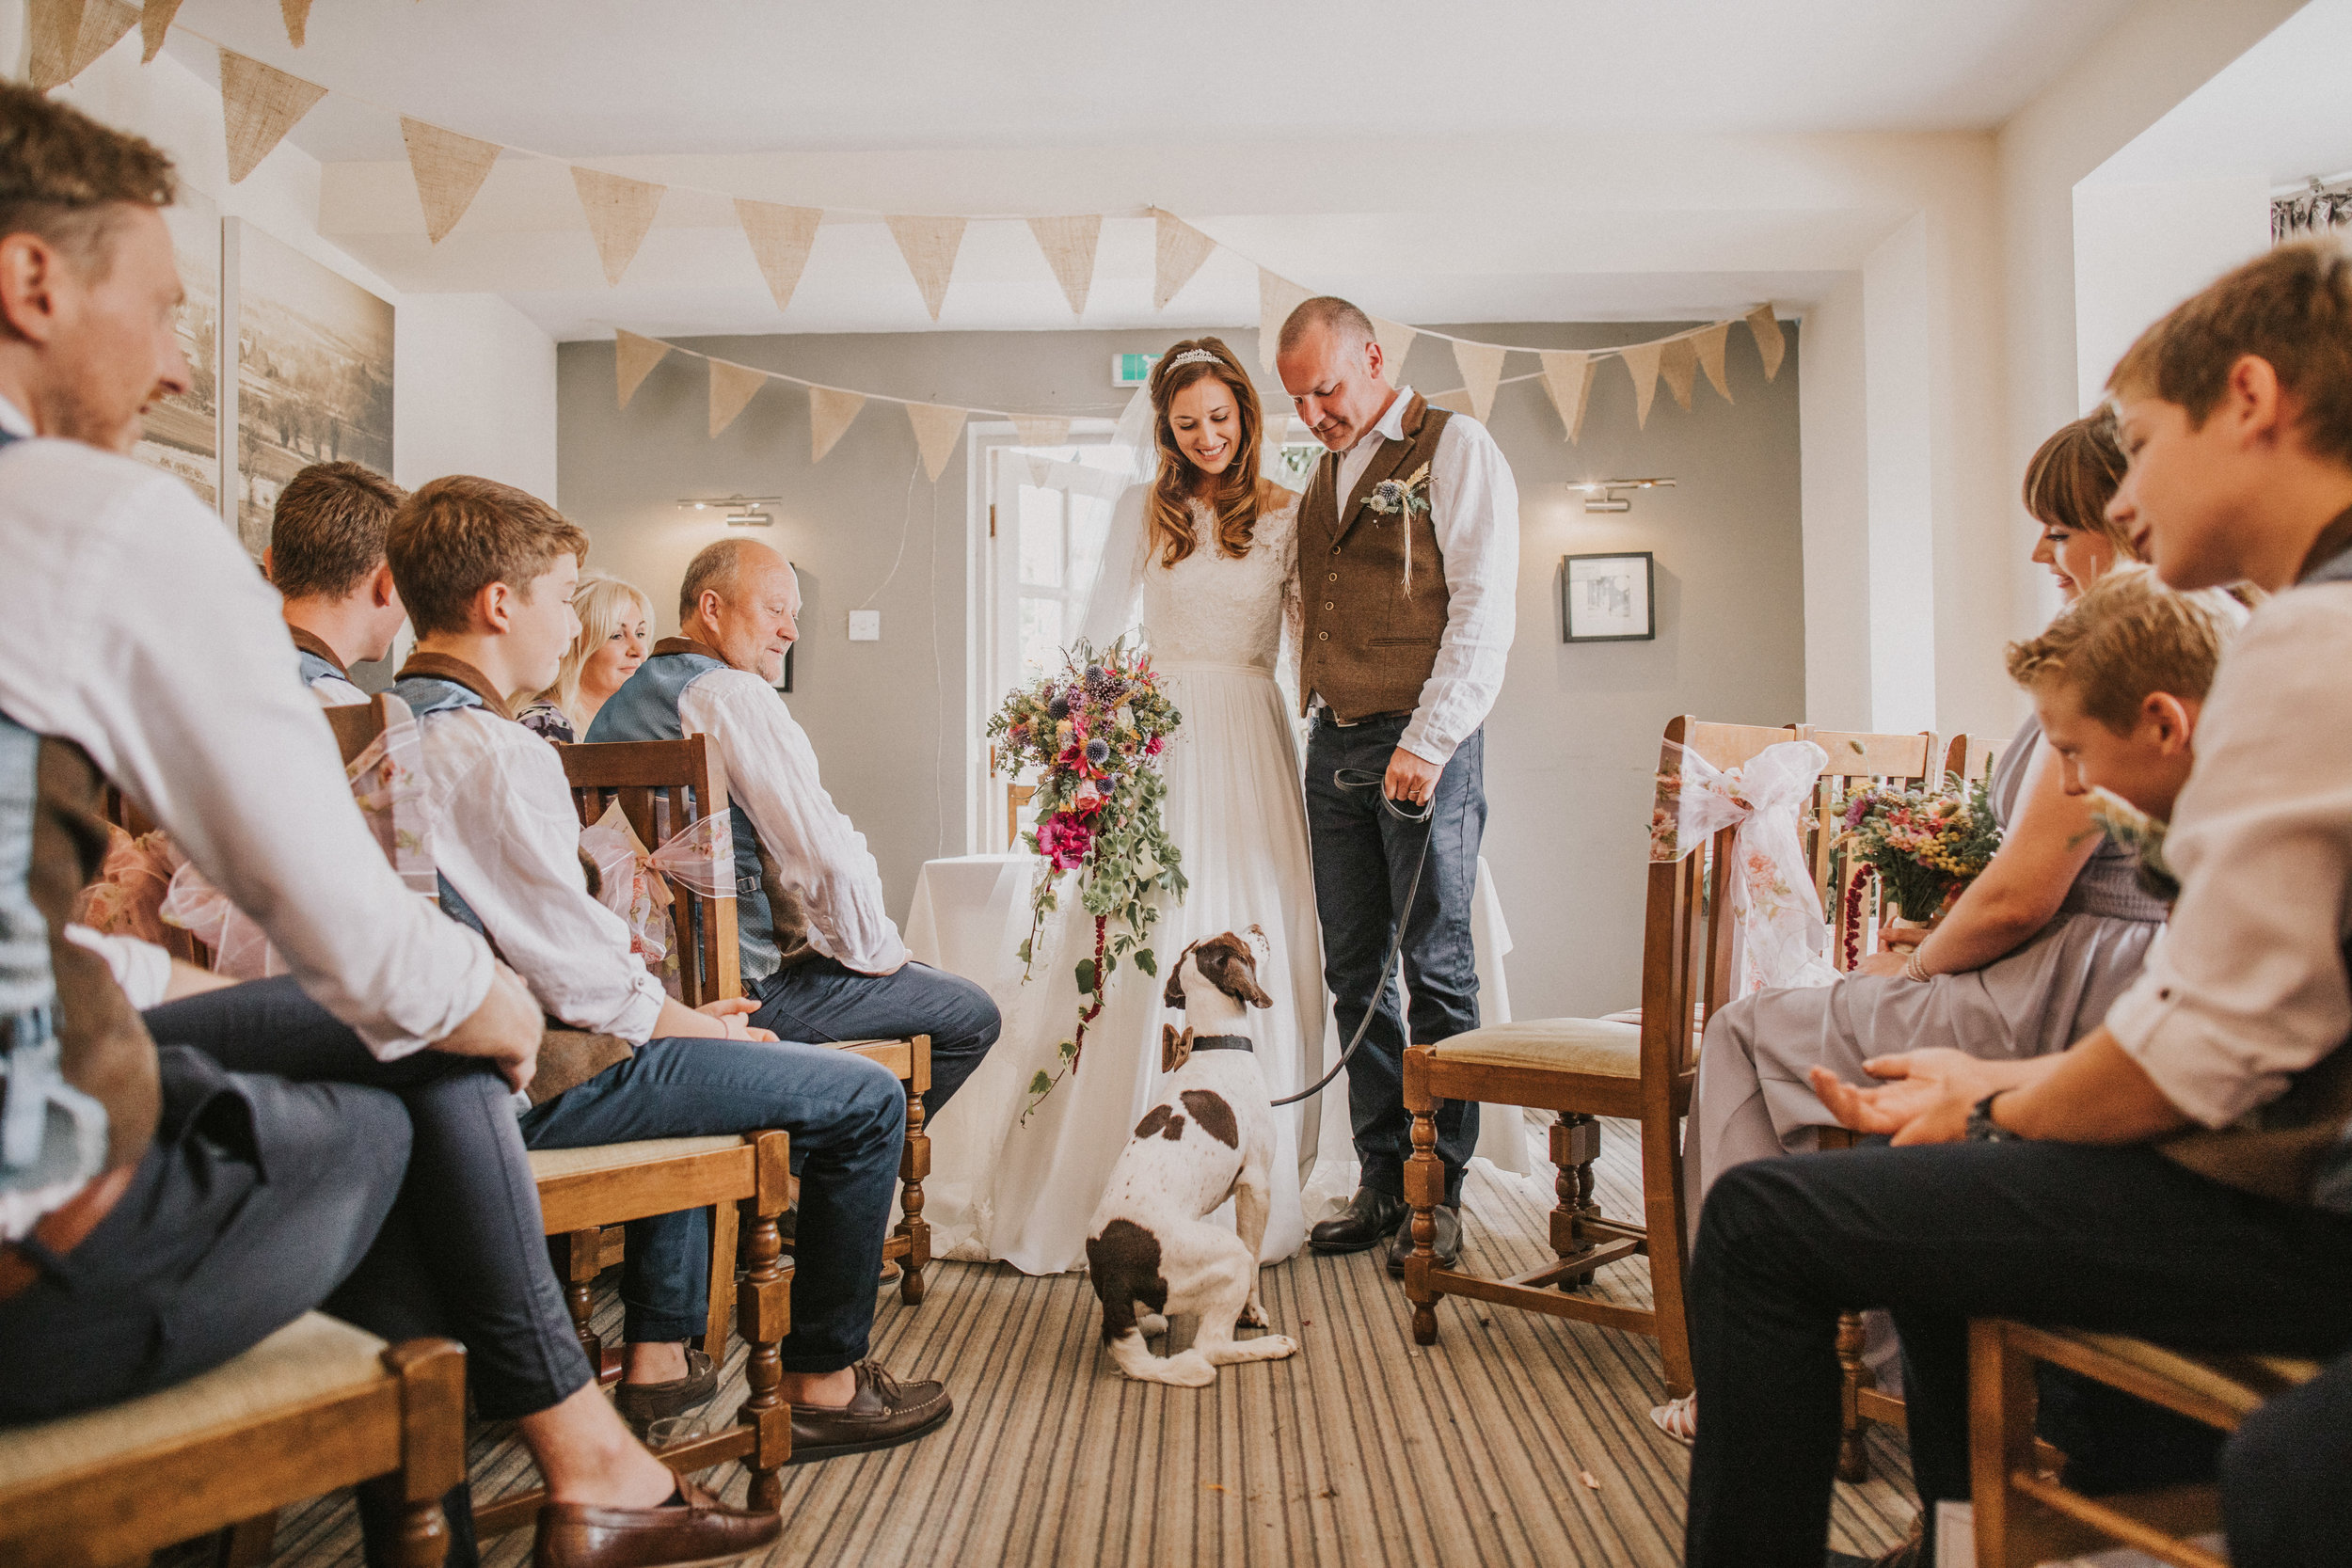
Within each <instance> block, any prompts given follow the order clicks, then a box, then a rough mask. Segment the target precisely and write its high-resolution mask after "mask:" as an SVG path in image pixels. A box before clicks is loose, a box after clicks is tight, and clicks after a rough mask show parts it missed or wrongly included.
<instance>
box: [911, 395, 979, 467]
mask: <svg viewBox="0 0 2352 1568" xmlns="http://www.w3.org/2000/svg"><path fill="white" fill-rule="evenodd" d="M906 410H907V423H909V424H911V425H913V426H914V444H915V445H916V446H917V447H918V448H920V449H921V450H922V453H923V471H924V472H925V473H926V474H928V475H929V476H930V481H931V483H934V484H936V483H939V476H940V474H941V472H942V471H944V470H945V469H946V467H947V459H949V458H950V457H953V456H954V455H955V454H956V438H957V437H958V436H961V435H962V434H963V421H964V420H965V419H967V418H968V417H969V416H970V410H968V409H963V408H950V407H948V406H947V405H946V404H939V403H910V404H907V405H906Z"/></svg>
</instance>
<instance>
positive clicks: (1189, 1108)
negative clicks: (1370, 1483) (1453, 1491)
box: [1087, 927, 1298, 1388]
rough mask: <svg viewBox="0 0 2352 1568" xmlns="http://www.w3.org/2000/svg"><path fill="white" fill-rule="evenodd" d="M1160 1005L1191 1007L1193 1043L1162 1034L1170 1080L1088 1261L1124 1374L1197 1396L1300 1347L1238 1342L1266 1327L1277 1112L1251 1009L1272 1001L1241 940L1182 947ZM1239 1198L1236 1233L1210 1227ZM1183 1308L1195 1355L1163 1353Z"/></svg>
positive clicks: (1119, 1169) (1118, 1169) (1098, 1218)
mask: <svg viewBox="0 0 2352 1568" xmlns="http://www.w3.org/2000/svg"><path fill="white" fill-rule="evenodd" d="M1252 932H1253V934H1256V932H1255V928H1254V927H1253V928H1252ZM1259 940H1260V941H1261V942H1263V940H1264V939H1263V936H1260V938H1259ZM1162 997H1163V1000H1165V1001H1166V1002H1167V1003H1168V1006H1171V1007H1182V1008H1183V1009H1184V1033H1183V1034H1182V1035H1179V1034H1177V1032H1176V1029H1175V1026H1174V1025H1173V1024H1168V1025H1163V1027H1162V1031H1161V1033H1162V1050H1161V1059H1160V1067H1161V1070H1162V1071H1165V1072H1169V1073H1171V1074H1172V1077H1171V1078H1170V1079H1169V1081H1168V1088H1167V1097H1166V1098H1165V1099H1163V1100H1162V1101H1160V1102H1159V1103H1158V1104H1156V1105H1154V1106H1152V1109H1151V1110H1150V1111H1149V1112H1147V1113H1145V1115H1144V1117H1143V1119H1142V1120H1141V1121H1139V1122H1137V1123H1136V1135H1135V1138H1134V1140H1133V1141H1132V1142H1130V1143H1129V1144H1128V1145H1127V1147H1126V1148H1125V1149H1124V1150H1123V1151H1121V1152H1120V1156H1119V1164H1117V1165H1115V1166H1114V1167H1112V1170H1111V1180H1110V1187H1109V1189H1108V1190H1107V1191H1105V1192H1104V1195H1103V1201H1102V1202H1101V1204H1099V1205H1098V1206H1097V1207H1096V1208H1095V1211H1094V1219H1093V1222H1092V1224H1091V1225H1089V1227H1088V1236H1089V1240H1088V1242H1087V1264H1088V1269H1089V1276H1090V1277H1091V1278H1092V1280H1093V1283H1094V1293H1095V1295H1096V1296H1097V1297H1098V1298H1099V1299H1100V1300H1101V1301H1102V1303H1103V1340H1104V1343H1105V1344H1106V1345H1108V1346H1109V1347H1110V1353H1111V1359H1112V1360H1114V1361H1116V1362H1118V1363H1119V1370H1121V1371H1123V1372H1125V1373H1126V1374H1127V1375H1128V1376H1129V1377H1132V1378H1139V1379H1142V1380H1143V1381H1146V1382H1150V1383H1174V1384H1179V1385H1182V1386H1185V1387H1188V1388H1198V1387H1201V1386H1205V1385H1207V1384H1210V1383H1214V1382H1216V1369H1217V1368H1218V1367H1220V1366H1222V1365H1224V1364H1225V1363H1227V1362H1231V1361H1274V1360H1279V1359H1280V1358H1281V1357H1283V1356H1286V1355H1290V1354H1294V1353H1295V1352H1296V1351H1297V1349H1298V1345H1297V1343H1296V1341H1295V1340H1292V1339H1289V1338H1284V1337H1283V1336H1281V1335H1279V1334H1268V1335H1264V1336H1262V1337H1261V1338H1255V1339H1236V1338H1233V1329H1234V1328H1235V1327H1236V1326H1237V1325H1239V1324H1245V1323H1246V1324H1248V1326H1250V1327H1252V1328H1263V1327H1264V1326H1265V1323H1266V1317H1265V1308H1264V1307H1263V1305H1262V1304H1261V1303H1260V1302H1259V1299H1258V1251H1259V1248H1260V1247H1261V1246H1262V1245H1263V1243H1264V1241H1265V1227H1266V1209H1267V1204H1268V1201H1269V1196H1270V1194H1271V1191H1272V1188H1271V1186H1270V1182H1269V1179H1270V1176H1271V1173H1272V1169H1273V1162H1274V1140H1275V1134H1274V1109H1273V1107H1272V1106H1271V1105H1270V1104H1268V1103H1267V1100H1268V1096H1267V1094H1266V1086H1265V1080H1264V1078H1263V1077H1262V1076H1260V1074H1259V1071H1258V1058H1257V1056H1256V1055H1255V1054H1254V1053H1253V1051H1252V1048H1251V1044H1250V1039H1249V1036H1248V1032H1247V1028H1246V1026H1247V1024H1248V1018H1249V1014H1248V1007H1249V1006H1259V1007H1270V1006H1274V999H1273V998H1272V997H1270V996H1268V995H1266V993H1265V992H1264V991H1263V990H1262V989H1260V987H1259V985H1258V959H1257V955H1256V953H1254V952H1253V951H1252V950H1251V947H1250V944H1249V943H1248V942H1245V941H1243V940H1242V938H1240V937H1238V936H1235V935H1234V934H1233V933H1232V932H1231V931H1227V932H1225V933H1224V934H1223V935H1221V936H1214V937H1210V938H1209V939H1207V940H1206V941H1204V942H1194V943H1193V944H1192V945H1191V946H1190V947H1187V948H1185V949H1184V953H1183V954H1182V955H1181V956H1180V957H1179V958H1177V960H1176V962H1175V963H1174V964H1173V965H1171V966H1170V967H1169V969H1168V986H1167V989H1166V990H1164V991H1163V993H1162ZM1228 1197H1231V1198H1232V1200H1233V1229H1232V1230H1227V1229H1225V1228H1224V1227H1221V1226H1217V1225H1213V1224H1211V1223H1209V1219H1208V1216H1209V1215H1211V1214H1213V1213H1215V1212H1216V1210H1217V1209H1218V1207H1219V1206H1220V1205H1222V1204H1223V1203H1224V1202H1225V1200H1226V1199H1227V1198H1228ZM1138 1306H1140V1307H1142V1308H1143V1310H1142V1311H1141V1312H1140V1313H1138V1312H1137V1310H1136V1308H1137V1307H1138ZM1177 1312H1185V1313H1198V1314H1199V1315H1200V1332H1199V1333H1198V1334H1197V1335H1196V1336H1195V1337H1194V1338H1193V1342H1192V1348H1191V1349H1190V1350H1187V1351H1185V1352H1184V1354H1181V1355H1175V1356H1166V1357H1163V1356H1156V1355H1153V1354H1152V1352H1151V1350H1150V1348H1149V1347H1148V1346H1146V1345H1145V1343H1144V1338H1145V1336H1147V1335H1154V1334H1164V1333H1166V1332H1167V1330H1168V1314H1169V1313H1177Z"/></svg>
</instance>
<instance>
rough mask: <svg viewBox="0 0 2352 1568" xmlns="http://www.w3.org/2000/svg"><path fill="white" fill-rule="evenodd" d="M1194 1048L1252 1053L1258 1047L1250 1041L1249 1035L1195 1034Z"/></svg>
mask: <svg viewBox="0 0 2352 1568" xmlns="http://www.w3.org/2000/svg"><path fill="white" fill-rule="evenodd" d="M1192 1048H1193V1049H1194V1050H1195V1051H1248V1052H1251V1053H1255V1052H1256V1051H1257V1049H1258V1048H1257V1047H1256V1046H1254V1045H1252V1044H1251V1043H1250V1042H1249V1037H1248V1035H1195V1036H1193V1037H1192Z"/></svg>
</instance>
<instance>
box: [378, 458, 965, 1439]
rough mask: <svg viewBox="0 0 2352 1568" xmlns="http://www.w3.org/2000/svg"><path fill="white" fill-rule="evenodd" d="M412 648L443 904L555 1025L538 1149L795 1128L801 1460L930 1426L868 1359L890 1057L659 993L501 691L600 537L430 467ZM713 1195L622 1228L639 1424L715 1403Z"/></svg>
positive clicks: (400, 550)
mask: <svg viewBox="0 0 2352 1568" xmlns="http://www.w3.org/2000/svg"><path fill="white" fill-rule="evenodd" d="M386 548H387V554H388V557H389V561H390V562H391V568H392V573H393V576H394V577H395V578H397V579H398V582H399V585H400V593H401V597H402V598H403V599H404V600H405V602H406V604H407V605H408V610H409V614H410V616H411V618H412V619H413V621H414V623H415V625H416V628H417V651H416V653H415V654H414V655H413V656H411V657H410V658H409V659H408V661H407V662H406V663H405V665H404V666H403V667H402V669H401V672H400V679H399V680H398V681H397V682H396V683H395V684H394V685H393V687H392V690H393V692H394V693H395V694H396V695H397V696H399V697H400V699H401V700H402V701H403V702H405V703H406V704H407V705H408V707H409V709H410V711H412V712H414V713H415V714H416V715H417V716H418V722H419V724H420V726H421V729H422V731H423V756H424V766H423V772H424V784H425V796H424V825H425V830H426V832H427V833H428V835H429V837H430V841H431V844H432V852H433V856H434V861H435V863H436V864H437V867H438V870H439V872H440V879H441V903H442V907H443V909H444V910H445V911H447V912H449V913H450V914H451V915H452V916H453V918H455V919H457V920H459V921H461V922H463V923H464V924H466V925H469V926H471V927H474V928H475V929H477V930H480V931H482V932H483V933H484V935H485V936H486V937H488V939H489V940H490V942H491V943H492V944H493V946H494V947H495V948H496V950H497V951H498V953H499V955H500V956H501V958H504V959H505V960H506V961H507V962H508V963H510V964H512V965H514V966H515V968H516V971H517V972H519V973H520V974H521V975H522V976H523V978H524V980H525V981H526V982H528V983H529V985H530V987H531V990H532V995H534V996H535V997H537V999H538V1001H539V1005H540V1006H542V1007H544V1008H545V1009H546V1010H547V1012H548V1016H549V1018H550V1019H552V1020H554V1021H556V1022H559V1023H562V1024H564V1025H568V1026H569V1028H568V1030H564V1031H550V1032H549V1034H548V1037H547V1038H546V1039H545V1040H544V1041H543V1042H542V1044H541V1047H540V1053H539V1072H538V1076H537V1077H536V1078H534V1079H533V1080H532V1085H531V1089H530V1097H531V1101H532V1103H531V1105H530V1108H529V1109H528V1110H525V1111H524V1112H523V1113H522V1132H523V1141H524V1142H525V1143H526V1144H528V1145H529V1146H530V1147H532V1148H584V1147H589V1146H593V1145H597V1144H612V1143H629V1142H634V1141H637V1140H640V1139H645V1138H680V1137H699V1136H705V1135H707V1134H711V1133H722V1132H758V1131H761V1130H764V1129H769V1128H781V1129H783V1130H785V1131H786V1132H789V1133H790V1134H791V1136H792V1164H793V1168H794V1169H795V1171H797V1172H798V1173H799V1175H800V1177H801V1199H800V1214H799V1229H798V1236H797V1243H796V1246H795V1259H796V1263H795V1266H794V1269H793V1274H792V1319H791V1321H792V1330H791V1333H790V1334H789V1335H788V1336H787V1338H785V1340H784V1345H783V1363H784V1382H783V1385H782V1386H781V1387H780V1389H779V1392H780V1393H781V1394H782V1396H783V1398H784V1399H785V1400H786V1401H787V1402H789V1403H790V1404H791V1406H792V1457H793V1459H794V1460H795V1461H802V1460H810V1459H822V1458H825V1457H827V1456H828V1455H830V1454H834V1453H844V1452H863V1451H866V1450H868V1449H879V1448H885V1447H888V1446H890V1445H892V1444H895V1443H900V1442H905V1441H907V1440H909V1439H911V1438H914V1437H917V1436H920V1435H921V1434H922V1433H926V1432H929V1431H930V1430H931V1429H932V1428H934V1427H936V1426H938V1425H939V1424H940V1423H941V1422H943V1421H945V1420H946V1418H947V1417H948V1415H949V1414H950V1413H951V1412H952V1409H953V1405H952V1403H951V1402H950V1401H949V1400H948V1398H947V1394H946V1390H945V1389H944V1388H942V1387H941V1386H939V1385H938V1384H936V1383H916V1382H909V1383H903V1384H902V1383H899V1382H898V1381H897V1380H896V1379H894V1378H892V1377H891V1376H889V1374H888V1373H886V1372H884V1371H882V1369H881V1368H880V1367H879V1366H878V1365H876V1364H875V1363H873V1362H871V1361H869V1360H867V1359H866V1348H867V1338H868V1335H869V1333H870V1331H871V1329H872V1326H873V1321H874V1282H875V1279H876V1277H877V1275H879V1273H880V1271H881V1269H882V1242H883V1238H884V1234H885V1232H886V1231H887V1230H888V1228H889V1225H890V1205H891V1196H892V1187H893V1183H894V1182H895V1180H896V1179H897V1175H898V1156H899V1150H900V1149H901V1148H903V1147H904V1139H905V1133H906V1115H907V1111H906V1093H905V1090H904V1089H903V1088H902V1087H901V1086H900V1085H899V1083H898V1079H897V1078H896V1077H895V1076H893V1075H892V1074H891V1072H890V1071H889V1069H886V1068H883V1067H882V1066H881V1065H880V1064H878V1063H875V1062H870V1061H867V1060H866V1058H864V1057H862V1056H856V1055H851V1054H850V1053H846V1052H842V1051H835V1050H831V1049H828V1048H826V1047H823V1046H818V1045H803V1044H795V1043H788V1042H782V1043H780V1042H778V1041H777V1040H776V1039H775V1037H773V1036H772V1035H771V1034H769V1033H768V1032H767V1031H766V1030H764V1029H751V1028H747V1027H746V1025H745V1024H744V1022H743V1015H744V1014H747V1013H749V1012H751V1011H752V1010H753V1008H754V1007H755V1003H753V1002H751V1001H750V1000H748V999H744V998H736V999H734V1000H730V1001H722V1002H713V1003H711V1004H709V1005H708V1006H707V1007H705V1008H703V1009H702V1010H701V1011H696V1010H695V1009H693V1008H691V1007H688V1006H685V1005H684V1004H683V1003H680V1002H678V1001H675V999H673V998H671V997H669V996H667V995H665V994H663V991H662V988H661V983H660V981H659V980H657V979H655V978H654V976H653V975H652V974H649V973H647V972H646V969H645V965H644V960H643V959H642V958H639V957H638V956H637V955H636V954H635V953H634V952H632V951H631V950H630V945H629V930H628V923H627V922H625V921H624V920H623V919H622V918H621V917H620V916H619V915H617V914H615V913H613V912H612V911H611V910H610V909H608V908H606V907H605V906H604V905H603V904H601V903H599V902H598V901H597V900H596V898H595V897H594V896H592V895H590V893H589V891H588V887H587V883H586V882H585V880H584V879H583V878H582V874H581V868H580V822H579V818H578V817H577V816H574V815H573V808H572V797H571V790H570V786H569V785H568V784H565V782H564V764H563V761H562V759H561V758H560V757H558V755H557V754H556V752H555V751H554V749H553V748H551V747H550V746H548V744H547V742H546V741H544V740H542V739H540V738H539V737H538V736H536V735H534V734H532V732H531V731H530V730H528V729H526V728H525V727H524V726H523V725H522V724H520V723H518V722H516V720H515V717H514V714H513V712H512V711H511V710H510V709H509V708H508V706H507V699H508V696H509V694H510V693H516V692H533V691H542V690H545V689H547V688H548V686H549V685H550V684H551V683H552V682H553V681H554V679H555V673H556V667H557V666H558V665H559V664H560V663H562V662H563V658H564V651H565V650H566V649H568V648H569V647H570V646H571V645H572V641H573V639H574V638H576V637H578V636H579V635H580V618H579V616H578V615H576V614H575V613H574V612H573V610H572V594H573V591H574V589H575V588H577V587H578V585H579V581H580V560H581V558H582V557H583V556H584V555H585V554H586V553H587V549H588V538H587V535H585V534H584V533H582V532H580V530H579V529H578V528H576V527H574V526H573V525H572V524H571V523H570V522H569V521H567V520H566V519H565V518H564V516H563V515H561V514H560V513H558V512H557V511H556V510H555V509H554V508H553V507H550V506H548V505H547V504H546V503H545V502H543V501H540V500H538V499H535V498H533V497H532V496H530V495H527V494H525V493H524V492H523V491H521V490H517V489H516V488H514V487H513V486H511V485H506V484H500V483H495V482H494V481H491V480H486V479H475V478H471V477H467V476H463V475H459V476H453V477H450V478H447V479H437V480H435V481H433V482H432V483H429V484H426V485H424V486H423V487H421V489H419V490H418V491H417V492H416V493H415V494H414V495H412V496H410V497H409V498H408V499H406V500H405V502H403V503H402V505H401V508H400V511H399V513H398V514H397V515H395V516H394V518H393V519H392V525H391V529H390V531H389V535H388V537H387V540H386ZM703 1214H704V1211H702V1210H699V1209H695V1210H689V1211H686V1212H682V1213H676V1214H661V1215H655V1216H652V1217H650V1218H647V1219H642V1220H637V1221H634V1222H632V1223H631V1224H630V1225H629V1227H628V1253H627V1261H626V1262H625V1263H624V1264H623V1265H622V1269H623V1272H622V1279H621V1299H622V1302H623V1304H624V1307H625V1312H626V1317H625V1331H624V1338H625V1339H626V1341H627V1343H628V1366H627V1369H626V1370H625V1373H624V1381H623V1383H622V1386H621V1391H620V1395H619V1402H620V1405H621V1408H622V1411H623V1413H624V1414H626V1415H628V1417H629V1418H631V1420H632V1421H633V1422H634V1423H635V1424H637V1425H638V1426H639V1427H640V1429H641V1430H642V1429H643V1428H644V1426H645V1425H646V1424H648V1423H650V1422H652V1421H654V1420H657V1419H660V1418H663V1417H669V1416H679V1415H683V1414H685V1413H686V1412H687V1411H689V1410H691V1409H694V1408H697V1407H699V1406H701V1405H703V1404H706V1403H707V1402H709V1401H710V1399H711V1397H712V1396H713V1395H714V1394H715V1393H716V1392H717V1390H718V1375H717V1369H716V1367H715V1366H714V1365H713V1364H712V1362H711V1360H710V1358H709V1357H708V1356H706V1355H704V1354H702V1353H701V1352H699V1351H694V1352H689V1350H688V1348H687V1346H686V1344H685V1342H684V1341H685V1340H686V1339H687V1338H690V1337H691V1336H692V1335H695V1334H698V1333H700V1332H701V1331H702V1327H703V1324H704V1321H705V1315H706V1312H707V1289H708V1280H707V1269H708V1265H709V1240H708V1233H707V1230H706V1229H705V1228H704V1227H703Z"/></svg>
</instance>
